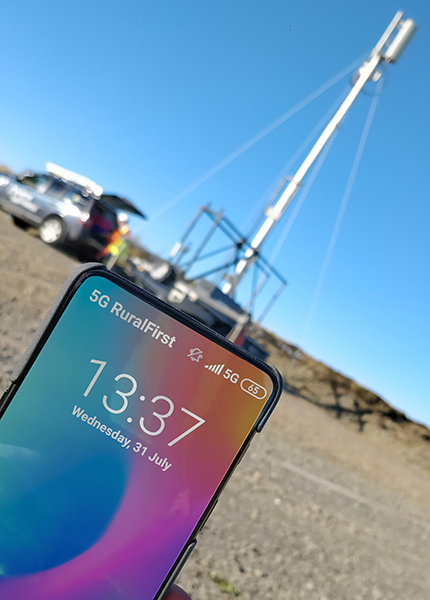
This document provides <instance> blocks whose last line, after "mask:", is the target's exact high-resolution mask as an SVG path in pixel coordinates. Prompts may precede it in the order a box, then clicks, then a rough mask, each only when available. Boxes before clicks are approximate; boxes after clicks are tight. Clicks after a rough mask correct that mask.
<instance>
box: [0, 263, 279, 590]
mask: <svg viewBox="0 0 430 600" xmlns="http://www.w3.org/2000/svg"><path fill="white" fill-rule="evenodd" d="M93 276H98V277H103V278H106V279H108V280H109V281H111V282H113V283H115V284H116V285H118V286H119V287H120V288H122V289H124V290H126V291H127V292H129V293H131V294H133V295H134V296H136V297H137V298H139V299H141V300H142V301H143V302H146V303H147V304H149V305H150V306H152V307H154V308H156V309H158V310H160V311H161V312H164V313H166V314H167V315H169V316H170V317H172V318H173V319H175V320H177V321H179V322H180V323H182V324H183V325H186V326H187V327H189V328H191V329H192V330H194V331H196V332H197V333H199V334H201V335H203V336H205V337H206V338H208V339H209V340H211V341H212V342H214V343H216V344H218V345H219V346H222V347H223V348H225V349H226V350H229V351H230V352H232V353H233V354H235V355H236V356H239V357H241V358H242V359H244V360H246V361H247V362H249V363H251V364H252V365H254V366H255V367H257V368H259V369H260V370H262V371H264V372H265V373H266V374H267V375H268V376H269V377H270V379H271V381H272V383H273V391H272V393H271V394H270V396H269V398H268V399H267V401H266V403H265V405H264V408H263V410H262V412H261V414H260V415H259V417H258V419H257V420H256V421H255V423H254V425H253V427H252V429H251V431H250V433H249V434H248V436H247V438H246V439H245V440H244V442H243V444H242V446H241V448H240V449H239V451H238V453H237V455H236V457H235V458H234V459H233V462H232V464H231V465H230V467H229V469H228V471H227V473H226V474H225V476H224V478H223V479H222V481H221V482H220V483H219V485H218V487H217V489H216V491H215V493H214V494H213V496H212V498H211V499H210V501H209V504H208V506H207V508H206V510H205V512H204V513H203V515H202V516H201V518H200V520H199V521H198V523H197V524H196V526H195V528H194V530H193V531H192V533H191V535H190V536H189V538H188V540H187V541H186V543H185V544H184V546H183V548H182V551H181V553H180V554H179V556H178V558H177V560H176V561H175V563H174V564H173V565H172V567H171V569H170V571H169V573H168V575H167V577H166V578H165V580H164V581H163V582H162V583H161V584H160V588H159V590H158V592H157V594H156V595H155V596H154V598H153V600H161V599H162V598H163V597H164V596H165V594H166V593H167V591H168V590H169V588H170V586H171V585H172V583H173V582H174V581H175V579H176V577H177V576H178V575H179V573H180V571H181V569H182V567H183V566H184V564H185V563H186V561H187V560H188V558H189V556H190V554H191V553H192V551H193V549H194V547H195V545H196V543H197V540H196V537H197V535H198V533H199V532H200V531H201V530H202V529H203V526H204V525H205V523H206V521H207V520H208V518H209V516H210V514H211V513H212V511H213V509H214V508H215V506H216V504H217V502H218V498H219V497H220V495H221V493H222V491H223V490H224V488H225V486H226V484H227V483H228V481H229V479H230V477H231V475H232V474H233V472H234V470H235V468H236V467H237V465H238V464H239V463H240V461H241V460H242V458H243V456H244V454H245V452H246V450H247V449H248V447H249V445H250V443H251V440H252V438H253V437H254V435H255V434H256V433H259V432H261V430H262V429H263V427H264V425H265V424H266V422H267V420H268V418H269V416H270V415H271V414H272V412H273V410H274V408H275V406H276V404H277V403H278V401H279V398H280V396H281V393H282V378H281V376H280V374H279V372H278V371H277V370H276V369H275V367H272V366H270V365H267V364H266V363H264V362H263V361H261V360H259V359H258V358H257V357H255V356H253V355H252V354H250V353H249V352H247V351H246V350H244V349H243V348H240V347H239V346H236V345H235V344H234V343H232V342H230V341H229V340H227V339H226V338H224V337H223V336H221V335H220V334H218V333H216V332H214V331H212V330H211V329H210V328H209V327H207V326H206V325H203V324H202V323H200V322H198V321H196V320H195V319H193V318H192V317H190V316H188V315H186V314H185V313H184V312H182V311H180V310H178V309H176V308H174V307H173V306H171V305H170V304H167V303H166V302H163V301H162V300H160V299H159V298H157V297H156V296H154V295H153V294H151V293H149V292H147V291H145V290H143V289H141V288H139V287H138V286H136V285H135V284H133V283H132V282H130V281H128V280H127V279H125V278H123V277H121V276H120V275H118V274H116V273H112V272H111V271H109V270H108V269H106V267H105V266H104V265H102V264H100V263H87V264H84V265H81V266H79V267H77V268H76V269H75V270H74V271H73V272H72V273H71V274H70V275H69V277H68V278H67V279H66V281H65V282H64V284H63V286H62V288H61V289H60V291H59V293H58V295H57V297H56V299H55V300H54V302H53V304H52V306H51V308H50V309H49V311H48V313H47V314H46V316H45V318H44V319H43V321H42V323H41V324H40V326H39V328H38V329H37V331H36V333H35V335H34V337H33V339H32V341H31V342H30V344H29V346H28V348H27V350H26V351H25V353H24V354H23V356H22V358H21V359H20V361H19V362H18V364H17V366H16V368H15V370H14V371H13V373H12V375H11V376H10V381H11V384H10V386H9V387H8V388H7V389H6V390H5V392H4V394H3V395H2V397H1V398H0V419H1V418H2V416H3V415H4V413H5V412H6V410H7V407H8V406H9V404H10V403H11V401H12V400H13V397H14V395H15V393H16V392H17V390H18V389H19V387H20V385H21V383H22V382H23V380H24V379H25V377H26V375H27V373H28V371H29V370H30V368H31V367H32V365H33V364H34V362H35V361H36V360H37V357H38V355H39V353H40V351H41V350H42V348H43V346H44V345H45V343H46V342H47V340H48V339H49V337H50V335H51V333H52V331H53V330H54V328H55V327H56V325H57V323H58V321H59V319H60V317H61V315H62V314H63V312H64V311H65V309H66V308H67V306H68V304H69V302H70V301H71V299H72V298H73V296H74V295H75V293H76V292H77V290H78V289H79V287H80V286H81V285H82V284H83V283H84V281H86V280H87V279H89V278H90V277H93Z"/></svg>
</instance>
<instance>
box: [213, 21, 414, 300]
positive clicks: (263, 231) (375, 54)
mask: <svg viewBox="0 0 430 600" xmlns="http://www.w3.org/2000/svg"><path fill="white" fill-rule="evenodd" d="M402 16H403V13H401V12H398V13H396V15H395V17H394V19H393V20H392V21H391V23H390V25H389V26H388V28H387V29H386V31H385V32H384V34H383V36H382V37H381V39H380V40H379V42H378V43H377V44H376V46H375V48H374V49H373V50H372V52H371V54H370V56H369V58H368V59H367V60H365V61H364V62H363V64H362V66H361V67H360V68H359V70H358V73H359V77H358V79H357V81H356V82H355V84H354V85H353V87H352V89H351V91H350V92H349V94H348V96H347V97H346V98H345V100H344V101H343V103H342V105H341V106H340V108H339V110H338V111H337V112H336V114H335V115H334V117H333V118H332V120H331V121H330V123H329V124H328V125H327V127H326V128H325V129H324V131H323V132H322V134H321V135H320V137H319V138H318V140H317V141H316V143H315V144H314V146H313V148H312V149H311V151H310V152H309V154H308V155H307V157H306V158H305V160H304V161H303V163H302V165H301V166H300V167H299V169H298V171H297V172H296V174H295V175H294V177H292V179H291V181H290V183H289V184H288V186H287V187H286V188H285V190H284V192H283V193H282V195H281V196H280V198H279V199H278V201H277V202H275V203H274V204H273V205H272V206H270V207H269V208H267V209H266V210H265V211H264V215H265V217H266V218H265V220H264V221H263V224H262V225H261V227H260V229H259V230H258V231H257V233H256V235H255V236H254V238H253V239H252V241H251V244H250V247H249V248H248V249H247V250H246V252H245V254H244V257H243V258H241V259H240V260H239V262H238V263H237V265H236V269H235V272H234V274H233V275H230V276H229V277H228V279H227V281H226V282H225V283H224V285H223V288H222V291H223V292H224V293H225V294H228V295H229V296H233V295H234V292H235V291H236V288H237V286H238V285H239V283H240V282H241V281H242V279H243V277H244V276H245V274H246V272H247V271H248V269H249V268H250V267H251V266H252V265H253V264H254V262H255V261H256V259H257V255H258V251H259V249H260V247H261V245H262V243H263V241H264V240H265V239H266V238H267V236H268V235H269V233H270V232H271V231H272V230H273V228H274V226H275V225H276V223H277V222H278V221H279V219H280V218H281V217H282V215H283V214H284V212H285V210H286V209H287V208H288V206H289V205H290V203H291V202H292V200H293V198H294V196H295V195H296V193H297V192H298V190H299V188H300V186H301V184H302V181H303V179H304V177H305V175H306V174H307V172H308V171H309V169H310V168H311V166H312V165H313V164H314V162H315V160H316V159H317V157H318V155H319V154H320V152H321V151H322V149H323V148H324V146H325V145H326V143H327V142H328V140H329V139H330V138H331V136H332V135H333V133H334V132H335V130H336V128H337V127H338V126H339V125H340V123H341V121H342V119H343V118H344V117H345V115H346V113H347V112H348V110H349V109H350V108H351V105H352V103H353V102H354V100H355V99H356V98H357V96H358V94H359V93H360V91H361V89H362V88H363V86H364V84H365V83H366V82H367V81H369V80H370V79H372V78H375V79H374V80H375V81H376V80H377V79H378V78H379V74H378V73H377V72H376V69H377V67H378V65H379V63H380V62H381V61H383V60H384V61H386V62H395V61H396V60H397V58H398V57H399V56H400V54H401V53H402V52H403V50H404V48H405V47H406V45H407V44H408V42H409V40H410V39H411V38H412V36H413V34H414V33H415V31H416V26H415V23H414V22H413V21H412V20H411V19H408V20H406V21H401V18H402ZM396 27H398V28H399V31H398V33H397V35H396V37H395V38H394V40H393V41H392V42H391V44H390V46H389V47H388V48H387V50H386V52H385V53H382V49H383V47H384V46H385V44H386V43H387V42H388V39H389V38H390V36H391V34H392V33H393V31H394V30H395V29H396Z"/></svg>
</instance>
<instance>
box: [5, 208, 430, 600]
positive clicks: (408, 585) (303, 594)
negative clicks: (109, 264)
mask: <svg viewBox="0 0 430 600" xmlns="http://www.w3.org/2000/svg"><path fill="white" fill-rule="evenodd" d="M76 264H77V263H76V262H75V261H74V260H72V259H71V258H70V257H68V256H66V255H65V254H62V253H60V252H57V251H55V250H53V249H51V248H49V247H47V246H45V245H44V244H43V243H42V242H41V241H40V240H39V239H38V238H37V237H35V236H33V235H29V234H28V233H25V232H23V231H20V230H18V229H17V228H15V227H14V226H13V225H12V224H11V222H10V221H9V220H8V219H7V218H6V216H5V215H3V214H0V385H1V386H2V387H3V388H4V387H6V385H7V382H8V376H9V374H10V373H11V372H12V370H13V367H14V364H15V363H16V362H17V360H18V359H19V357H20V355H21V354H22V352H23V351H24V349H25V347H26V345H27V343H28V342H29V340H30V339H31V336H32V334H33V333H34V331H35V330H36V328H37V326H38V324H39V322H40V320H41V319H42V317H43V315H44V314H45V312H46V311H47V309H48V307H49V305H50V303H51V302H52V300H53V299H54V297H55V295H56V293H57V291H58V289H59V288H60V286H61V284H62V283H63V281H64V279H65V277H66V276H67V275H68V274H69V273H70V272H71V271H72V269H73V268H74V267H75V266H76ZM429 542H430V476H429V474H428V472H427V471H426V470H425V469H423V468H421V467H420V466H419V465H411V464H410V460H409V462H408V461H407V460H403V459H402V453H401V452H399V449H398V448H397V449H396V451H395V452H392V451H391V450H390V448H388V447H385V446H384V444H383V443H376V442H375V440H372V439H370V438H369V437H366V435H363V434H362V433H360V432H359V431H354V430H353V429H351V427H348V426H347V425H345V423H343V422H342V421H340V420H336V419H333V418H331V417H330V416H329V415H327V414H326V413H325V412H324V411H323V410H321V409H319V408H318V407H316V406H313V405H312V404H309V403H307V402H305V401H304V400H303V399H301V398H300V397H297V396H291V395H288V394H284V395H283V397H282V400H281V405H280V406H279V408H278V409H277V410H276V411H275V413H274V416H273V418H272V420H271V422H270V423H269V424H268V425H267V427H266V428H265V430H264V431H263V433H262V434H261V435H259V436H257V438H256V440H255V442H254V444H253V445H252V446H251V449H250V451H249V452H248V454H247V456H246V457H245V458H244V460H243V461H242V463H241V465H240V466H239V468H238V469H237V471H236V473H235V474H234V476H233V477H232V479H231V481H230V483H229V485H228V486H227V489H226V491H225V493H224V495H223V496H222V498H221V499H220V502H219V505H218V506H217V507H216V509H215V511H214V513H213V515H212V517H211V519H210V520H209V522H208V523H207V525H206V526H205V528H204V530H203V531H202V533H201V535H200V538H199V542H198V544H197V548H196V550H195V551H194V553H193V555H192V557H191V559H190V561H189V563H188V564H187V566H186V567H185V569H184V571H183V573H182V575H181V576H180V581H179V583H180V584H181V585H182V586H183V587H184V588H185V589H187V590H188V591H189V592H190V593H191V595H192V596H193V599H194V600H216V599H221V598H227V597H228V596H229V595H231V596H239V597H240V598H243V599H244V600H245V599H246V600H247V599H251V598H252V599H257V598H258V599H265V600H272V599H273V600H287V599H293V598H294V599H296V598H306V599H309V600H324V599H325V600H329V599H330V600H331V599H333V600H334V599H339V600H367V599H370V600H379V599H380V600H391V599H393V600H394V599H402V600H403V599H407V600H429V599H430V573H429V570H428V564H429V557H430V552H429Z"/></svg>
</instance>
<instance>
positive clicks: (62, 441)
mask: <svg viewBox="0 0 430 600" xmlns="http://www.w3.org/2000/svg"><path fill="white" fill-rule="evenodd" d="M199 357H200V358H199ZM272 391H273V383H272V380H271V378H270V376H269V375H267V374H266V373H264V372H263V371H260V370H259V369H258V368H256V367H255V366H253V365H251V364H250V363H248V362H247V361H245V360H243V359H241V358H239V357H238V356H236V355H234V354H232V353H230V352H229V351H228V350H225V349H224V348H223V347H221V346H220V345H218V344H216V343H214V342H212V341H210V340H208V339H207V338H205V337H203V336H202V335H200V334H198V333H196V332H195V331H193V330H191V329H189V328H188V327H186V326H185V325H183V324H182V323H180V322H178V321H176V320H174V319H173V318H172V317H170V316H169V315H167V314H165V313H163V312H161V311H159V310H157V309H155V308H154V307H152V306H150V305H148V304H146V303H145V302H143V301H142V300H141V299H139V298H137V297H135V296H133V295H132V294H130V293H129V292H127V291H125V290H123V289H121V288H120V287H118V286H117V285H115V284H114V283H112V282H111V281H109V280H107V279H105V278H103V277H100V276H92V277H90V278H88V279H87V280H86V281H85V282H84V283H83V284H82V285H81V286H80V287H79V289H78V291H77V292H76V294H75V295H74V296H73V298H72V300H71V301H70V303H69V305H68V306H67V308H66V310H65V311H64V313H63V315H62V316H61V318H60V320H59V322H58V325H57V326H56V328H55V329H54V331H53V333H52V334H51V336H50V338H49V340H48V342H47V343H46V344H45V346H44V347H43V349H42V351H41V353H40V354H39V356H38V358H37V360H36V361H35V363H34V364H33V366H32V368H31V369H30V371H29V373H28V375H27V377H26V378H25V380H24V382H23V384H22V385H21V387H20V388H19V390H18V392H17V394H16V395H15V397H14V399H13V401H12V402H11V404H10V406H9V407H8V409H7V410H6V412H5V414H4V416H3V417H2V419H1V420H0V598H1V599H2V600H119V599H127V600H152V599H153V598H154V596H155V595H156V593H157V591H158V590H159V588H160V586H161V584H162V583H163V581H164V580H165V578H166V576H167V575H168V573H169V572H170V570H171V568H172V566H173V565H174V563H175V561H176V560H177V558H178V556H179V555H180V553H181V550H182V548H183V547H184V544H186V542H187V540H188V539H189V537H190V535H191V534H192V532H193V530H194V528H195V526H196V524H197V523H198V521H199V519H200V517H201V516H202V514H203V513H204V511H205V509H206V507H207V506H208V504H209V502H210V499H211V497H212V496H213V494H214V492H215V490H216V489H217V487H218V486H219V484H220V482H221V481H222V479H223V477H224V475H225V474H226V472H227V470H228V469H229V467H230V465H231V463H232V461H233V460H234V458H235V456H236V454H237V453H238V451H239V449H240V447H241V446H242V444H243V442H244V440H245V439H246V438H247V436H248V435H249V433H250V431H251V429H252V426H253V424H254V422H255V420H256V419H257V417H258V415H259V414H260V413H261V411H262V410H263V408H264V406H265V405H266V402H267V400H268V399H269V397H270V396H271V394H272Z"/></svg>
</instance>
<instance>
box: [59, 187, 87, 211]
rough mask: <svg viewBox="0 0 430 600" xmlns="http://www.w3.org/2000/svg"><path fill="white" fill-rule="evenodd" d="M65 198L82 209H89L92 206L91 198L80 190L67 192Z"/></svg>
mask: <svg viewBox="0 0 430 600" xmlns="http://www.w3.org/2000/svg"><path fill="white" fill-rule="evenodd" d="M65 198H66V199H67V200H70V202H71V203H72V204H75V205H76V206H79V207H80V208H88V205H89V204H90V198H89V196H88V194H87V195H86V196H85V194H84V193H83V192H80V191H79V190H78V189H71V190H70V191H69V192H67V194H66V195H65Z"/></svg>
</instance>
